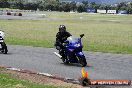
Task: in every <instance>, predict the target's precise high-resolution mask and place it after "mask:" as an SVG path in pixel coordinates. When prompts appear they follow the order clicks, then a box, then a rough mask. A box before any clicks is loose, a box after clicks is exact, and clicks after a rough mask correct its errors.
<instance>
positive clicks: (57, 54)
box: [54, 52, 62, 58]
mask: <svg viewBox="0 0 132 88" xmlns="http://www.w3.org/2000/svg"><path fill="white" fill-rule="evenodd" d="M54 54H55V55H56V56H58V57H59V58H62V56H61V55H60V54H59V53H57V52H54Z"/></svg>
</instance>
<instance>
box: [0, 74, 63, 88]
mask: <svg viewBox="0 0 132 88" xmlns="http://www.w3.org/2000/svg"><path fill="white" fill-rule="evenodd" d="M0 88H61V87H55V86H53V85H44V84H43V85H42V84H35V83H31V82H29V81H26V80H19V79H16V78H13V77H11V76H10V75H9V74H0Z"/></svg>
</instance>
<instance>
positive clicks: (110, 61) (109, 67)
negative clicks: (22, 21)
mask: <svg viewBox="0 0 132 88" xmlns="http://www.w3.org/2000/svg"><path fill="white" fill-rule="evenodd" d="M8 49H9V52H8V54H7V55H4V54H2V53H0V65H2V66H11V67H15V68H22V69H28V70H32V71H37V72H44V73H49V74H53V75H59V76H62V77H69V78H75V79H78V78H79V77H80V76H81V68H82V67H80V66H78V65H76V64H73V65H64V64H63V63H62V61H61V59H59V58H58V57H57V56H55V55H54V54H53V52H55V51H56V50H55V49H53V48H50V49H48V48H41V47H31V46H19V45H8ZM84 53H85V56H86V58H87V63H88V66H87V67H85V70H86V71H88V72H89V78H90V79H129V80H132V54H111V53H101V52H84Z"/></svg>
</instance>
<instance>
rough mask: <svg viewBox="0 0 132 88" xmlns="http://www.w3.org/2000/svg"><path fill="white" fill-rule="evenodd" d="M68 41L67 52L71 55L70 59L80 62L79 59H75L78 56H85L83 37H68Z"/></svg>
mask: <svg viewBox="0 0 132 88" xmlns="http://www.w3.org/2000/svg"><path fill="white" fill-rule="evenodd" d="M66 41H68V44H67V45H66V54H67V55H68V56H69V57H70V58H69V59H70V60H72V62H78V60H77V59H75V58H76V56H78V57H84V54H83V52H82V43H81V38H78V37H73V36H71V37H68V38H67V40H66Z"/></svg>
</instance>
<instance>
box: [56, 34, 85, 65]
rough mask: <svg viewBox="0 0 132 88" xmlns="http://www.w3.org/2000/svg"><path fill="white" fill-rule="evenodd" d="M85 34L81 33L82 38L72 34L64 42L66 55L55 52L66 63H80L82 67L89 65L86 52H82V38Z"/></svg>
mask: <svg viewBox="0 0 132 88" xmlns="http://www.w3.org/2000/svg"><path fill="white" fill-rule="evenodd" d="M83 36H84V34H81V35H80V38H78V37H74V36H70V37H68V38H67V40H66V41H65V42H64V44H63V46H64V56H65V57H62V55H61V54H60V53H57V52H54V54H55V55H57V56H58V57H60V58H61V59H62V61H63V62H64V64H69V63H79V64H80V65H81V66H82V67H85V66H86V65H87V62H86V58H85V55H84V53H83V52H82V48H83V46H82V42H81V39H82V37H83Z"/></svg>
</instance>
